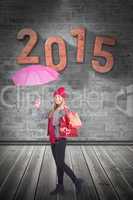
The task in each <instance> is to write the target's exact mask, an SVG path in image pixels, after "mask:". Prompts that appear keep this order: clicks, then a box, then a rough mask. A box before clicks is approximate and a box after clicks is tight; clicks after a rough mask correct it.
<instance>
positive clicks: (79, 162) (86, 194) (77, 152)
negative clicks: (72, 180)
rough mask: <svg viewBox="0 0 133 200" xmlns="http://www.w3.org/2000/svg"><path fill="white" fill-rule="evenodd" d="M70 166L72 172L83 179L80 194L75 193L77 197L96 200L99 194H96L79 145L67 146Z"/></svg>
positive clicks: (84, 199)
mask: <svg viewBox="0 0 133 200" xmlns="http://www.w3.org/2000/svg"><path fill="white" fill-rule="evenodd" d="M69 151H70V155H71V160H72V166H73V170H74V173H75V174H76V175H77V177H81V178H83V179H84V184H83V190H82V192H81V194H80V195H77V199H79V200H80V199H82V200H86V199H90V200H97V199H99V196H98V194H97V191H96V188H95V185H94V182H93V179H92V177H91V174H90V170H89V169H88V166H87V164H86V160H85V159H84V156H83V153H82V150H81V147H80V146H70V147H69Z"/></svg>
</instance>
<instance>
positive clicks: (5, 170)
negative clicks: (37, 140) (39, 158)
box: [0, 146, 24, 187]
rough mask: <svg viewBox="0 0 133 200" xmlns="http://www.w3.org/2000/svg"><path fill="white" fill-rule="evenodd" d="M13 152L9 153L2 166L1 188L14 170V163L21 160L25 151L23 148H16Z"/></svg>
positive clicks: (0, 167) (0, 170) (0, 171)
mask: <svg viewBox="0 0 133 200" xmlns="http://www.w3.org/2000/svg"><path fill="white" fill-rule="evenodd" d="M13 149H14V150H13V151H9V152H7V156H6V157H5V158H4V160H3V162H1V165H0V187H1V186H2V184H3V182H4V180H5V179H6V178H7V177H8V174H9V173H10V171H11V170H12V167H13V166H14V163H15V162H16V160H17V159H18V158H19V156H20V153H21V152H22V151H23V149H24V147H23V146H20V147H19V146H16V147H14V148H13Z"/></svg>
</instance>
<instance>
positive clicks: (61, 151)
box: [51, 139, 77, 184]
mask: <svg viewBox="0 0 133 200" xmlns="http://www.w3.org/2000/svg"><path fill="white" fill-rule="evenodd" d="M65 148H66V139H64V140H59V141H56V142H55V144H51V149H52V154H53V157H54V160H55V163H56V169H57V176H58V184H63V176H64V171H65V172H66V174H67V175H68V176H69V177H70V178H71V179H72V181H73V182H74V183H75V181H76V180H77V177H76V176H75V174H74V172H73V171H72V170H71V168H70V167H69V166H68V165H67V164H66V163H65V162H64V159H65V158H64V157H65Z"/></svg>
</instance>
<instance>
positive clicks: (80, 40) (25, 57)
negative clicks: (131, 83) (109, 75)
mask: <svg viewBox="0 0 133 200" xmlns="http://www.w3.org/2000/svg"><path fill="white" fill-rule="evenodd" d="M70 34H71V35H72V37H74V38H75V39H76V50H77V52H76V58H75V59H76V62H77V63H83V62H84V56H85V36H86V29H85V28H84V27H77V28H73V29H72V30H71V31H70ZM25 36H29V40H28V42H27V44H26V45H25V47H24V48H23V49H22V51H21V53H20V54H19V55H18V56H17V58H16V60H17V63H18V64H38V63H39V55H34V56H31V55H29V54H31V51H32V49H33V48H34V47H35V46H36V44H37V42H38V35H37V33H36V32H35V31H33V30H32V29H30V28H24V29H22V30H20V31H19V32H18V34H17V39H18V40H23V39H24V38H25ZM54 44H56V45H58V50H59V63H58V64H55V63H54V62H53V53H52V52H53V45H54ZM115 44H116V39H115V38H114V37H109V36H96V39H95V42H94V49H93V58H92V60H91V65H92V68H93V69H94V70H95V71H97V72H99V73H106V72H109V71H110V70H111V69H112V67H113V64H114V58H113V55H112V53H111V52H108V51H105V50H103V49H102V48H103V45H107V46H114V45H115ZM66 47H67V44H66V41H65V40H64V39H63V38H62V37H60V36H50V37H49V38H48V39H47V40H46V41H45V43H44V52H45V61H46V65H47V66H51V67H53V68H55V69H56V70H57V71H62V70H64V68H65V67H66V65H67V48H66ZM97 57H102V58H104V59H105V60H106V62H105V64H104V65H101V64H100V61H99V60H97Z"/></svg>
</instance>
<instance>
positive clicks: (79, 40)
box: [70, 27, 86, 63]
mask: <svg viewBox="0 0 133 200" xmlns="http://www.w3.org/2000/svg"><path fill="white" fill-rule="evenodd" d="M70 33H71V35H72V36H73V37H75V38H76V47H77V58H76V59H77V63H83V61H84V50H85V33H86V30H85V28H84V27H77V28H74V29H72V30H71V31H70Z"/></svg>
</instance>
